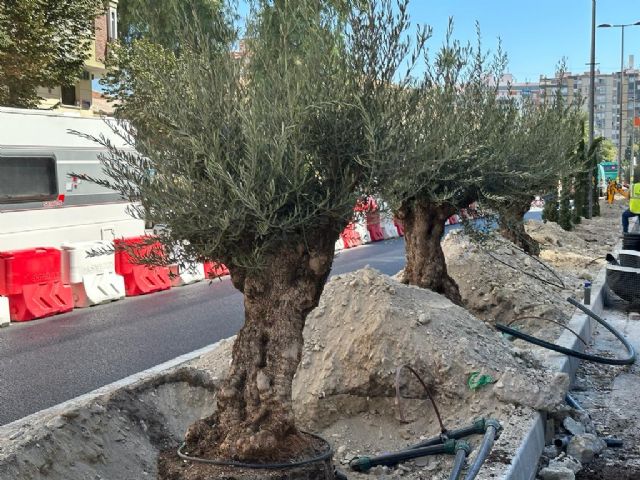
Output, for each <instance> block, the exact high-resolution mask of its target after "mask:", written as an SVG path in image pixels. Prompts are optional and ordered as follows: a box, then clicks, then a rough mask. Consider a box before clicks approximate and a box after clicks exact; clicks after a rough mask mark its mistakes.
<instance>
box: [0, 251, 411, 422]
mask: <svg viewBox="0 0 640 480" xmlns="http://www.w3.org/2000/svg"><path fill="white" fill-rule="evenodd" d="M365 265H371V266H372V267H374V268H377V269H379V270H380V271H382V272H384V273H386V274H395V273H396V272H397V271H398V270H400V269H401V268H402V266H403V265H404V242H403V240H402V239H396V240H387V241H384V242H378V243H373V244H369V245H364V246H361V247H358V248H355V249H350V250H345V251H342V252H340V253H339V254H338V255H337V257H336V259H335V262H334V267H333V270H332V273H333V274H340V273H344V272H348V271H352V270H357V269H358V268H361V267H363V266H365ZM242 322H243V306H242V296H241V295H240V293H238V292H237V290H235V289H234V288H233V287H232V285H231V282H230V281H229V279H228V278H227V279H223V280H222V281H214V282H201V283H197V284H194V285H188V286H185V287H180V288H173V289H171V290H167V291H165V292H159V293H156V294H153V295H149V296H141V297H132V298H126V299H124V300H121V301H119V302H114V303H111V304H106V305H98V306H95V307H91V308H88V309H81V310H74V311H72V312H69V313H67V314H63V315H58V316H55V317H50V318H45V319H41V320H34V321H31V322H25V323H14V324H12V325H11V326H10V327H9V328H3V329H0V425H4V424H6V423H9V422H11V421H13V420H17V419H19V418H22V417H24V416H26V415H29V414H31V413H34V412H37V411H38V410H41V409H43V408H47V407H50V406H53V405H56V404H58V403H60V402H63V401H65V400H69V399H71V398H73V397H76V396H78V395H82V394H84V393H87V392H90V391H91V390H94V389H96V388H99V387H101V386H103V385H106V384H108V383H111V382H114V381H116V380H119V379H121V378H124V377H127V376H129V375H132V374H134V373H136V372H139V371H141V370H145V369H147V368H150V367H152V366H154V365H157V364H159V363H162V362H165V361H167V360H170V359H172V358H175V357H177V356H179V355H183V354H185V353H188V352H191V351H193V350H196V349H198V348H202V347H204V346H206V345H209V344H211V343H214V342H216V341H218V340H220V339H222V338H227V337H230V336H231V335H234V334H235V333H236V332H237V331H238V330H239V329H240V327H241V326H242Z"/></svg>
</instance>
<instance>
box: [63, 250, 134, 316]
mask: <svg viewBox="0 0 640 480" xmlns="http://www.w3.org/2000/svg"><path fill="white" fill-rule="evenodd" d="M62 265H63V269H62V270H63V276H64V277H66V278H65V280H66V281H67V282H68V283H70V284H71V290H72V291H73V303H74V305H75V306H76V307H77V308H84V307H90V306H92V305H99V304H101V303H107V302H113V301H115V300H120V299H122V298H124V297H125V287H124V278H122V277H121V276H120V275H118V274H116V265H115V252H114V246H113V243H112V242H107V241H95V242H79V243H63V244H62Z"/></svg>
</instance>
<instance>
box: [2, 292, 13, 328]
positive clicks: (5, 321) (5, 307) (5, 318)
mask: <svg viewBox="0 0 640 480" xmlns="http://www.w3.org/2000/svg"><path fill="white" fill-rule="evenodd" d="M10 321H11V318H10V317H9V299H8V298H7V297H0V327H6V326H8V325H9V322H10Z"/></svg>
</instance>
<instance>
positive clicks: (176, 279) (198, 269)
mask: <svg viewBox="0 0 640 480" xmlns="http://www.w3.org/2000/svg"><path fill="white" fill-rule="evenodd" d="M169 271H170V272H171V273H170V278H171V285H172V286H173V287H181V286H183V285H190V284H192V283H196V282H201V281H202V280H204V277H205V275H204V265H203V264H202V263H190V264H187V265H171V266H169Z"/></svg>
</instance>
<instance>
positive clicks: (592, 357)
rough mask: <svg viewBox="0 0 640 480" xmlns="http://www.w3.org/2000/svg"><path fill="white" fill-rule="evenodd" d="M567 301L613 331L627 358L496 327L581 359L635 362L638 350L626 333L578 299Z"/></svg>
mask: <svg viewBox="0 0 640 480" xmlns="http://www.w3.org/2000/svg"><path fill="white" fill-rule="evenodd" d="M567 301H568V302H569V303H570V304H571V305H574V306H575V307H577V308H578V309H579V310H581V311H582V312H584V313H585V314H587V315H588V316H590V317H591V318H593V319H594V320H595V321H596V322H598V323H599V324H600V325H602V326H603V327H604V328H606V329H607V330H608V331H609V332H611V333H612V334H613V336H614V337H616V338H617V339H618V340H620V342H621V343H622V344H623V345H624V348H625V349H626V350H627V353H628V356H627V357H626V358H607V357H601V356H598V355H591V354H588V353H583V352H579V351H578V350H573V349H571V348H566V347H562V346H560V345H556V344H555V343H551V342H547V341H546V340H542V339H541V338H538V337H534V336H533V335H528V334H526V333H522V332H520V331H518V330H515V329H513V328H510V327H508V326H507V325H503V324H501V323H497V324H496V328H497V329H498V330H499V331H501V332H503V333H508V334H509V335H512V336H514V337H516V338H519V339H521V340H525V341H527V342H529V343H533V344H534V345H538V346H539V347H543V348H546V349H548V350H553V351H554V352H558V353H563V354H565V355H568V356H570V357H575V358H579V359H580V360H586V361H588V362H595V363H602V364H604V365H632V364H633V363H635V361H636V351H635V349H634V348H633V345H631V344H630V343H629V341H628V340H627V339H626V338H624V335H622V334H621V333H620V332H619V331H618V330H616V328H614V327H612V326H611V325H610V324H609V323H607V321H606V320H604V319H603V318H602V317H600V316H599V315H596V314H595V313H593V312H592V311H591V310H589V309H588V308H587V307H585V306H584V305H582V304H581V303H580V302H578V301H577V300H575V299H573V298H571V297H569V298H567Z"/></svg>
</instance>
